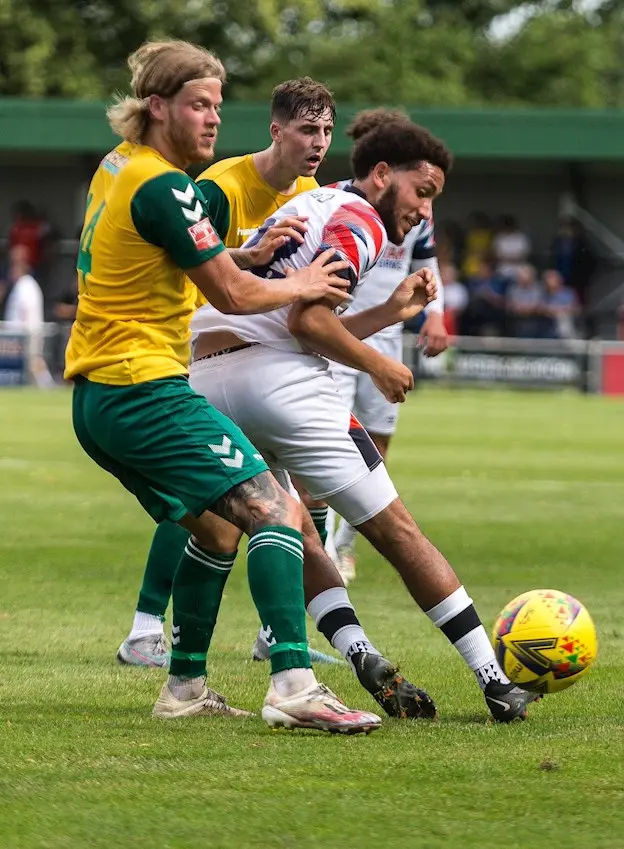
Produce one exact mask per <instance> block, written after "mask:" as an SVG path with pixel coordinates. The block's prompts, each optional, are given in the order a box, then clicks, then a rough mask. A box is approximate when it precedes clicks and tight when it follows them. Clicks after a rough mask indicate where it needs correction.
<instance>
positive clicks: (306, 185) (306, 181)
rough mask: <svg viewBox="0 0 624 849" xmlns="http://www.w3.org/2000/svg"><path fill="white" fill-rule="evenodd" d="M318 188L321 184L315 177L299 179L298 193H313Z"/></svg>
mask: <svg viewBox="0 0 624 849" xmlns="http://www.w3.org/2000/svg"><path fill="white" fill-rule="evenodd" d="M318 188H319V184H318V183H317V181H316V179H315V178H314V177H297V193H299V194H300V193H302V192H311V191H313V190H314V189H318Z"/></svg>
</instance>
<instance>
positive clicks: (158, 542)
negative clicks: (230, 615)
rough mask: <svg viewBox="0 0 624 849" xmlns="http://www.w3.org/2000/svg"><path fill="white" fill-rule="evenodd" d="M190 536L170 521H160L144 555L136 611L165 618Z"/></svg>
mask: <svg viewBox="0 0 624 849" xmlns="http://www.w3.org/2000/svg"><path fill="white" fill-rule="evenodd" d="M189 536H190V534H189V532H188V531H187V530H185V529H184V528H182V527H180V525H176V524H175V523H174V522H161V523H160V524H159V525H158V527H157V528H156V531H155V533H154V538H153V539H152V545H151V547H150V550H149V554H148V555H147V563H146V564H145V572H144V574H143V584H142V586H141V592H140V593H139V600H138V602H137V608H136V609H137V610H138V611H139V612H141V613H150V614H151V615H152V616H158V617H160V619H164V618H165V613H166V611H167V605H168V604H169V599H170V598H171V585H172V584H173V576H174V575H175V571H176V569H177V568H178V563H179V562H180V557H181V556H182V552H183V551H184V546H185V545H186V543H187V542H188V538H189Z"/></svg>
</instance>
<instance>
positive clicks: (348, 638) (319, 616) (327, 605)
mask: <svg viewBox="0 0 624 849" xmlns="http://www.w3.org/2000/svg"><path fill="white" fill-rule="evenodd" d="M307 610H308V613H309V615H310V616H311V617H312V619H314V623H315V625H316V627H317V629H318V630H319V631H320V632H321V633H322V634H324V635H325V637H326V638H327V639H328V640H329V642H330V643H331V644H332V646H333V647H334V648H335V649H337V650H338V651H339V652H340V654H341V655H342V656H343V657H344V659H345V660H346V661H348V662H349V663H350V664H351V666H352V668H353V669H354V671H355V667H354V666H353V663H352V661H351V658H352V657H353V655H355V654H358V653H359V652H368V654H376V655H381V652H379V651H377V649H376V648H375V646H374V645H373V644H372V643H371V642H370V641H369V639H368V637H367V636H366V634H365V632H364V629H363V628H362V626H361V625H360V622H359V620H358V618H357V616H356V615H355V610H354V607H353V605H352V604H351V602H350V601H349V594H348V593H347V591H346V589H345V588H344V587H331V589H329V590H324V591H323V592H322V593H319V594H318V595H317V596H315V597H314V598H313V599H312V601H311V602H310V603H309V604H308V608H307ZM328 614H333V616H328Z"/></svg>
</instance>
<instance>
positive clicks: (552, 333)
mask: <svg viewBox="0 0 624 849" xmlns="http://www.w3.org/2000/svg"><path fill="white" fill-rule="evenodd" d="M542 280H543V283H544V293H543V301H542V310H543V316H544V334H543V335H544V336H546V337H547V338H549V339H574V338H575V337H576V327H575V324H574V319H575V317H576V316H577V315H578V314H579V303H578V299H577V297H576V292H575V291H574V289H572V288H570V286H566V285H565V283H564V279H563V275H562V274H561V273H560V272H559V271H557V269H556V268H549V269H548V270H547V271H545V272H544V273H543V275H542Z"/></svg>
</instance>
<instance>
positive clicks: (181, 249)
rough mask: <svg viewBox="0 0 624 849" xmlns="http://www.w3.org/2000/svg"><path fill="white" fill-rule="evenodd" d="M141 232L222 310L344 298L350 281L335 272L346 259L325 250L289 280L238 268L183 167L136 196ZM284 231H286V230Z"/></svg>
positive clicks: (134, 208) (240, 310)
mask: <svg viewBox="0 0 624 849" xmlns="http://www.w3.org/2000/svg"><path fill="white" fill-rule="evenodd" d="M131 214H132V219H133V222H134V225H135V227H136V229H137V231H138V233H139V234H140V235H141V236H142V238H143V239H145V241H147V242H151V243H152V244H153V245H156V246H157V247H159V248H162V249H164V251H165V252H166V253H167V255H168V256H169V258H170V260H171V261H172V262H173V263H174V264H175V265H177V267H178V268H180V269H182V270H183V271H184V272H185V273H186V274H187V275H188V276H189V277H190V278H191V280H192V281H193V283H195V285H196V286H197V288H198V289H199V290H200V291H201V292H202V294H203V295H205V297H206V298H207V299H208V300H209V301H210V303H211V304H213V305H214V306H215V307H216V309H218V310H221V312H226V313H232V314H239V315H243V314H247V313H260V312H269V311H270V310H275V309H279V308H280V307H284V306H289V305H290V304H294V303H297V302H298V301H306V300H317V299H318V298H323V297H326V296H330V297H337V296H342V297H343V298H344V296H345V292H346V290H347V289H348V282H347V281H345V280H342V279H339V278H338V277H337V276H336V274H337V273H338V272H340V271H341V270H343V269H344V267H345V265H346V263H344V262H340V261H336V260H335V257H334V256H333V252H332V251H326V252H325V253H324V254H322V255H321V256H319V257H318V259H317V260H315V261H314V262H313V263H312V264H311V265H309V266H308V267H307V268H302V269H300V270H299V271H297V272H296V273H295V274H293V275H292V276H291V277H288V278H286V279H275V278H273V279H271V280H264V279H263V278H261V277H257V276H256V275H254V274H251V273H250V272H248V271H242V270H241V269H239V268H237V266H236V264H235V263H234V261H233V260H232V258H231V257H230V256H229V255H228V253H227V251H226V250H225V247H224V245H223V242H222V241H221V239H220V238H219V236H218V234H217V232H216V230H215V227H214V226H213V224H212V221H211V219H210V215H209V213H208V208H207V205H206V199H205V197H204V195H203V193H202V191H201V189H200V188H199V187H198V186H197V185H196V184H195V183H194V182H193V181H192V180H191V178H190V177H188V176H187V175H186V174H184V173H183V172H180V171H167V172H165V173H163V174H160V175H158V176H157V177H155V178H153V179H151V180H148V181H147V182H146V183H144V184H143V185H142V186H141V187H140V189H139V190H138V191H137V192H136V194H135V195H134V197H133V200H132V205H131ZM282 235H283V234H282Z"/></svg>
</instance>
